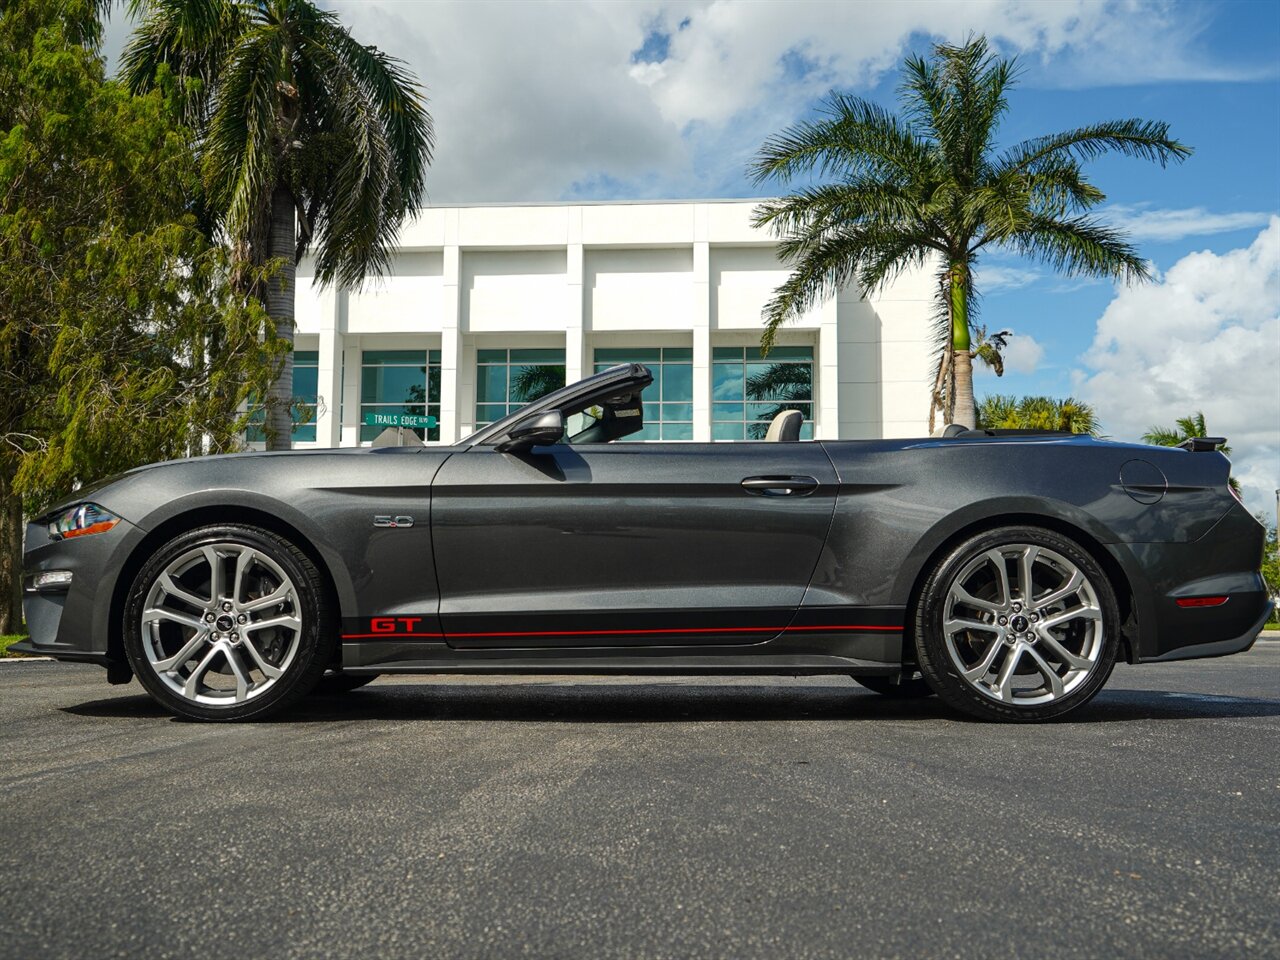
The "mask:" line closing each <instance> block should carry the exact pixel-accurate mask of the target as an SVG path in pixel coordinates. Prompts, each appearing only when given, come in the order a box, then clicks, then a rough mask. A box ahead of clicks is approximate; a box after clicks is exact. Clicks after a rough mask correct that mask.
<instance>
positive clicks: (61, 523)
mask: <svg viewBox="0 0 1280 960" xmlns="http://www.w3.org/2000/svg"><path fill="white" fill-rule="evenodd" d="M119 522H120V518H119V517H117V516H116V515H115V514H113V513H110V512H108V511H106V510H104V509H102V507H100V506H98V505H97V504H96V503H78V504H76V505H75V506H74V507H68V508H67V509H66V510H63V511H62V512H61V513H59V514H57V515H56V516H55V517H54V518H53V519H52V520H50V521H49V536H50V537H52V538H53V539H54V540H66V539H69V538H70V537H86V536H88V535H89V534H91V533H106V532H107V531H108V530H110V529H111V528H112V527H114V526H115V525H116V524H117V523H119Z"/></svg>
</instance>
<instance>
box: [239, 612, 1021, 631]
mask: <svg viewBox="0 0 1280 960" xmlns="http://www.w3.org/2000/svg"><path fill="white" fill-rule="evenodd" d="M218 623H222V621H221V620H219V621H218ZM1009 626H1011V627H1012V628H1013V632H1014V633H1026V632H1027V628H1028V627H1030V626H1031V623H1030V622H1029V621H1028V620H1027V618H1026V617H1024V616H1022V615H1021V614H1019V615H1018V616H1016V617H1014V618H1013V619H1012V620H1011V621H1009Z"/></svg>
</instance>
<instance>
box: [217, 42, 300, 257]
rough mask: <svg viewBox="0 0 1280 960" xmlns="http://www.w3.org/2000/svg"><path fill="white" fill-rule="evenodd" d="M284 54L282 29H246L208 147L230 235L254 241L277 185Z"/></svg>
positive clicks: (220, 94)
mask: <svg viewBox="0 0 1280 960" xmlns="http://www.w3.org/2000/svg"><path fill="white" fill-rule="evenodd" d="M283 53H284V38H283V36H282V35H281V33H280V32H279V31H277V30H273V29H271V28H269V27H266V26H262V25H259V26H256V27H253V28H251V29H250V30H248V31H246V33H245V35H244V36H242V38H241V41H240V43H239V44H238V46H237V47H236V49H235V52H234V54H233V56H232V57H231V59H230V60H229V62H228V63H227V64H226V67H225V69H224V70H223V71H222V75H221V77H220V80H219V85H218V90H217V96H216V98H215V99H214V101H213V103H212V106H211V115H210V119H209V127H208V132H207V135H206V138H205V143H204V158H203V159H204V178H205V183H206V189H207V190H208V192H209V195H210V198H211V199H212V200H213V202H214V203H215V204H217V205H218V206H219V207H220V208H221V209H222V210H223V211H224V218H223V219H224V226H225V229H226V230H227V232H228V234H230V235H231V236H232V237H242V238H249V239H250V241H251V242H252V240H256V239H259V237H258V236H257V235H258V234H259V232H260V230H261V229H262V224H263V222H264V221H265V219H266V217H267V216H268V215H269V211H270V198H271V193H272V191H273V189H274V188H275V186H276V171H277V168H278V161H279V157H278V142H277V141H278V136H279V133H280V131H279V129H278V124H277V111H276V96H277V84H279V83H280V82H283V81H284V80H285V77H284V76H283V75H282V73H281V67H282V65H283V59H284V58H283Z"/></svg>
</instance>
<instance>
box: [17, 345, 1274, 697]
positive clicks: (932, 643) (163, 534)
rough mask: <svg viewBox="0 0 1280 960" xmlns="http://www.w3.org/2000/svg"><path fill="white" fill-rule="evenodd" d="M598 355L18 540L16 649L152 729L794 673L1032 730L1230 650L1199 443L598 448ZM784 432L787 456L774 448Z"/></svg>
mask: <svg viewBox="0 0 1280 960" xmlns="http://www.w3.org/2000/svg"><path fill="white" fill-rule="evenodd" d="M651 380H652V375H651V373H650V372H649V370H648V369H647V368H646V367H644V366H641V365H638V364H637V365H624V366H619V367H614V368H612V369H610V370H606V371H604V372H603V373H600V374H597V375H596V376H593V377H590V378H588V379H586V380H583V381H582V382H580V383H576V384H573V385H571V386H568V387H565V388H563V389H561V390H558V391H556V392H554V393H551V394H549V395H547V396H546V397H544V398H542V399H541V400H538V401H535V402H534V403H532V404H530V405H529V406H527V407H525V408H523V409H521V410H520V411H518V412H517V413H515V414H513V415H512V416H510V417H508V418H507V419H505V420H502V421H500V422H498V423H495V424H493V425H491V426H489V427H486V428H485V429H483V430H481V431H480V432H478V433H476V434H475V435H473V436H471V437H469V438H468V439H466V440H464V441H462V442H461V443H459V444H456V445H454V446H449V447H420V446H418V447H385V448H374V449H368V448H366V449H343V450H314V451H311V450H308V451H296V452H291V453H276V454H241V455H234V456H223V457H206V458H200V459H194V460H183V461H173V462H169V463H161V464H156V465H154V466H150V467H144V468H141V469H138V470H134V471H132V472H130V473H128V474H125V475H123V476H121V477H117V478H114V479H112V480H110V481H107V482H105V483H102V484H100V485H98V486H96V487H93V488H86V489H82V490H80V491H79V492H78V493H77V495H76V497H75V499H74V501H71V502H69V503H67V504H65V505H63V506H60V507H58V508H57V509H55V510H53V511H52V512H51V513H49V514H48V515H47V516H44V517H41V518H39V519H38V520H36V521H35V522H33V523H32V524H30V525H29V526H28V528H27V535H26V556H25V563H26V578H25V589H26V595H25V609H26V618H27V624H28V627H29V629H30V631H31V639H30V641H28V642H26V643H24V644H22V645H20V646H19V647H17V648H16V649H20V650H23V651H25V652H28V653H41V654H50V655H52V656H54V657H57V658H59V659H63V660H77V661H88V662H92V663H98V664H101V665H103V666H105V667H106V668H107V677H108V679H109V680H110V681H111V682H112V683H126V682H128V681H129V680H130V679H131V678H132V677H134V676H136V677H137V678H138V680H139V681H140V682H141V683H142V685H143V686H144V687H145V688H146V689H147V691H148V692H149V693H150V694H151V695H152V696H153V697H155V699H156V700H158V701H159V702H160V703H162V704H163V705H164V706H166V707H167V708H168V709H170V710H171V711H173V712H174V713H178V714H182V715H185V716H188V717H196V718H200V719H208V720H232V719H247V718H250V717H258V716H261V715H263V714H266V713H267V712H269V711H273V710H278V709H280V708H282V707H285V706H287V705H289V704H291V703H294V702H296V701H297V700H298V699H299V698H300V697H302V696H304V695H305V694H307V693H308V692H309V691H311V690H313V689H315V688H316V687H317V685H318V684H319V685H321V686H322V687H324V688H327V689H330V690H340V689H350V688H353V687H356V686H359V685H360V684H362V683H365V682H367V681H368V680H370V679H372V678H373V677H375V676H377V675H378V674H384V673H444V672H472V673H477V672H483V673H534V672H540V673H562V674H563V673H584V674H600V673H647V674H697V673H703V674H711V673H724V674H731V673H738V674H744V673H756V674H818V673H836V674H846V675H852V676H853V677H855V678H856V679H857V680H858V681H859V682H860V683H861V684H863V685H864V686H866V687H869V688H870V689H872V690H875V691H877V692H879V693H883V694H886V695H889V696H924V695H928V694H936V695H938V696H939V697H941V698H942V699H943V700H945V701H946V702H947V703H948V704H950V705H951V706H952V707H955V708H957V709H959V710H962V711H964V712H966V713H969V714H973V715H976V716H979V717H985V718H992V719H1000V720H1041V719H1046V718H1050V717H1057V716H1061V715H1063V714H1065V713H1067V712H1068V711H1070V710H1074V709H1076V708H1078V707H1080V706H1082V705H1083V704H1085V703H1087V702H1088V701H1089V699H1090V698H1091V697H1093V696H1094V694H1096V693H1097V692H1098V690H1099V689H1101V687H1102V686H1103V684H1104V683H1106V681H1107V677H1108V675H1109V674H1110V673H1111V669H1112V666H1113V665H1114V664H1115V662H1116V660H1117V659H1118V658H1124V659H1125V660H1128V661H1129V662H1131V663H1139V662H1150V661H1159V660H1178V659H1183V658H1187V657H1208V656H1219V655H1222V654H1229V653H1236V652H1238V651H1241V650H1246V649H1248V648H1249V646H1250V645H1251V644H1252V643H1253V641H1254V638H1255V637H1256V636H1257V635H1258V633H1259V631H1260V630H1261V628H1262V625H1263V623H1264V622H1265V620H1266V617H1267V613H1268V611H1269V610H1270V607H1271V603H1270V601H1269V600H1268V598H1267V595H1266V591H1265V589H1264V586H1263V581H1262V578H1261V576H1260V574H1259V572H1258V571H1259V566H1260V562H1261V556H1262V547H1263V530H1262V527H1261V526H1260V525H1259V524H1258V522H1257V521H1256V520H1255V519H1254V518H1253V517H1252V516H1250V515H1249V513H1248V511H1246V510H1245V509H1244V507H1243V506H1242V505H1241V504H1240V503H1239V502H1238V501H1237V499H1236V498H1235V497H1234V496H1233V495H1232V493H1231V491H1230V488H1229V486H1228V483H1227V479H1228V472H1229V464H1228V462H1227V460H1226V458H1225V457H1223V456H1222V455H1221V454H1220V453H1218V452H1216V443H1215V442H1214V441H1212V440H1198V441H1193V442H1191V443H1189V444H1188V445H1186V447H1185V448H1184V449H1165V448H1159V447H1146V446H1134V445H1130V444H1121V443H1109V442H1100V441H1097V440H1093V439H1090V438H1089V437H1083V436H1071V435H1066V434H1053V433H1030V434H1028V433H1018V432H1012V433H1011V432H1001V431H967V432H964V431H960V432H956V431H955V430H954V429H953V430H951V431H949V432H950V433H951V434H952V435H950V436H943V437H937V438H932V439H918V440H863V441H825V440H824V441H807V442H806V441H798V439H797V438H798V418H799V415H798V414H795V413H791V414H787V413H784V414H781V415H780V416H779V418H778V420H777V421H775V423H774V425H773V427H772V428H771V429H770V436H769V438H768V439H767V440H766V441H764V442H752V443H727V444H709V443H612V442H611V441H615V440H619V439H621V438H623V437H625V436H627V435H629V434H632V433H634V432H636V431H637V430H638V429H640V427H641V425H642V424H643V420H644V406H643V392H644V389H645V388H646V387H647V386H648V385H649V384H650V382H651ZM787 441H795V442H787Z"/></svg>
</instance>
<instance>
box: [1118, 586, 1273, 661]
mask: <svg viewBox="0 0 1280 960" xmlns="http://www.w3.org/2000/svg"><path fill="white" fill-rule="evenodd" d="M1272 606H1273V604H1272V603H1271V602H1270V601H1268V602H1267V604H1266V607H1265V608H1264V609H1263V611H1262V616H1260V617H1259V618H1258V622H1257V623H1255V624H1254V625H1253V626H1251V627H1250V628H1249V629H1248V630H1246V631H1245V632H1244V633H1242V634H1240V636H1238V637H1229V638H1227V639H1226V640H1212V641H1210V642H1208V643H1193V644H1188V645H1187V646H1184V647H1175V648H1174V649H1173V650H1169V651H1168V652H1166V653H1162V654H1159V655H1158V656H1155V657H1144V658H1143V659H1142V662H1143V663H1164V662H1167V661H1169V660H1199V659H1201V658H1203V657H1228V656H1230V655H1231V654H1233V653H1244V652H1245V651H1246V650H1248V649H1249V648H1250V647H1252V646H1253V644H1254V642H1255V641H1256V640H1257V639H1258V635H1259V634H1260V633H1262V628H1263V627H1265V626H1266V625H1267V618H1268V617H1270V616H1271V609H1272Z"/></svg>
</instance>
